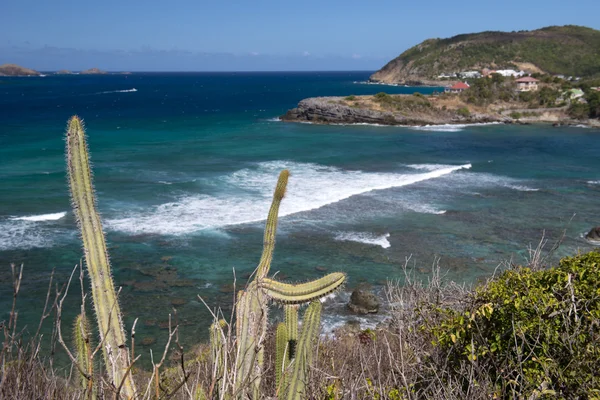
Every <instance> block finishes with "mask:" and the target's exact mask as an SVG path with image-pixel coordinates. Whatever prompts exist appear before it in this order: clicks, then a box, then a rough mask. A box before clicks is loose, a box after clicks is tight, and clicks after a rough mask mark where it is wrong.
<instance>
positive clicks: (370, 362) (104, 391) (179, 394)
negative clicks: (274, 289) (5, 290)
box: [0, 238, 560, 400]
mask: <svg viewBox="0 0 600 400" xmlns="http://www.w3.org/2000/svg"><path fill="white" fill-rule="evenodd" d="M558 243H560V240H559V241H558V242H557V243H556V244H554V245H553V246H552V248H551V249H550V252H544V246H546V245H547V241H546V240H545V239H544V238H542V240H541V241H540V243H539V244H538V245H537V246H533V247H530V257H529V267H531V268H532V269H541V268H544V266H545V265H546V262H547V260H548V257H549V254H551V253H552V251H554V250H555V249H556V248H557V247H558ZM505 267H508V268H510V267H511V265H510V263H507V264H506V265H505ZM413 271H414V269H413V268H411V264H410V259H407V261H406V263H405V265H404V276H405V278H404V281H403V283H402V284H400V283H399V282H389V283H388V286H387V289H386V295H387V301H388V302H389V305H390V309H391V311H390V318H389V319H388V321H387V322H386V323H385V324H383V325H382V326H379V327H378V328H377V329H374V330H369V329H367V330H360V329H352V328H350V327H346V328H343V329H341V330H339V331H338V332H337V333H336V334H335V336H334V337H328V338H325V337H323V338H321V340H320V343H319V345H318V346H317V348H316V349H315V351H316V354H317V356H316V357H315V358H314V360H315V362H314V364H313V365H312V366H311V369H310V372H309V379H308V382H307V393H306V398H308V399H332V400H333V399H392V400H399V399H422V398H435V399H467V398H468V399H490V398H522V397H523V395H524V394H523V393H520V392H519V391H518V390H517V391H515V390H514V389H513V391H512V392H510V393H509V392H504V391H500V392H499V391H498V387H499V386H498V381H497V378H496V381H494V380H493V379H492V378H491V376H492V375H493V374H491V373H490V371H489V370H487V368H488V367H486V366H485V365H484V364H478V363H476V362H471V361H467V360H466V359H465V360H456V359H451V358H449V356H448V352H444V351H442V350H441V349H440V348H439V346H436V345H434V344H433V342H434V337H433V336H432V334H431V333H430V332H431V330H430V329H428V327H432V326H437V325H439V324H440V323H441V321H442V318H443V313H440V312H439V310H440V309H453V310H457V311H463V310H466V309H469V307H470V306H471V305H472V304H471V303H472V301H473V296H472V293H473V290H472V288H470V287H467V286H465V285H458V284H456V283H454V282H446V281H445V280H444V278H443V276H442V273H441V269H440V267H439V264H438V263H437V262H436V263H434V264H433V266H432V270H431V274H430V277H429V280H428V281H426V282H423V281H420V280H417V279H415V275H414V273H413ZM491 279H493V277H491V278H490V281H491ZM21 280H22V269H17V268H14V267H13V281H14V305H13V311H12V312H11V314H10V319H9V321H5V322H3V323H2V325H1V328H2V331H3V333H4V341H3V344H2V354H1V359H0V398H2V399H85V398H91V397H89V395H90V393H89V392H86V390H85V389H82V388H80V387H79V386H78V382H79V380H80V377H79V370H78V369H77V368H76V367H75V366H73V365H72V366H71V368H68V369H60V368H57V367H55V365H54V362H53V356H54V353H55V351H54V350H55V349H56V347H57V344H58V343H59V342H60V341H61V340H62V338H61V337H60V333H59V329H58V326H59V325H60V323H61V321H60V304H61V302H60V300H61V299H62V298H64V296H65V295H66V293H67V289H68V285H63V286H62V287H60V289H59V288H58V286H57V287H55V288H54V289H53V282H52V278H51V280H50V284H49V290H48V296H47V300H46V306H45V308H44V313H43V317H42V321H41V322H40V326H41V325H42V323H44V322H45V321H46V320H51V318H50V317H52V316H53V317H54V321H53V324H54V327H55V329H54V334H53V335H52V336H51V337H48V338H43V337H42V336H41V335H40V334H39V329H38V333H36V334H35V335H33V336H32V337H31V338H30V339H28V340H25V339H24V337H23V335H22V333H21V332H19V331H18V329H17V325H18V324H17V322H18V314H17V313H16V312H15V310H16V302H17V298H18V293H19V288H20V282H21ZM490 281H488V282H490ZM485 285H486V284H484V286H485ZM82 296H83V297H84V298H85V294H82ZM219 317H222V315H220V314H219V313H218V312H215V318H219ZM171 321H172V327H171V329H170V330H169V338H170V340H169V344H168V345H167V347H166V348H165V349H164V353H163V354H160V355H156V354H154V355H152V357H153V366H154V367H153V369H152V370H151V371H143V370H140V369H134V373H135V377H136V381H137V383H138V388H139V392H140V393H139V398H140V399H158V398H161V399H162V398H165V399H166V398H173V399H202V398H206V399H225V398H231V397H228V396H231V395H234V392H233V382H234V381H235V377H234V375H233V374H234V373H235V372H234V371H235V368H233V366H234V365H235V363H236V356H237V354H236V351H235V349H236V346H235V340H236V338H235V334H234V329H232V327H233V324H232V321H230V323H229V324H228V325H227V327H226V328H225V329H224V332H223V334H224V341H225V343H226V349H227V351H226V352H225V365H226V368H225V373H224V375H223V376H219V375H218V371H217V367H216V366H215V365H213V364H212V362H211V356H210V347H209V346H208V345H207V344H200V345H198V346H197V347H196V348H195V349H193V350H191V351H190V350H188V351H186V349H184V348H183V347H182V346H181V345H180V344H179V338H178V329H177V315H176V314H174V315H173V316H172V317H171ZM132 336H133V335H132ZM42 340H47V341H49V342H50V346H49V348H50V349H51V352H50V354H49V355H43V354H42V352H41V351H40V349H41V347H42ZM132 347H133V348H135V337H134V336H133V337H132ZM274 348H275V346H274V337H273V332H271V333H270V336H269V337H268V338H267V339H266V352H265V373H264V376H263V379H262V387H261V391H262V396H263V398H265V399H275V398H276V397H274V396H275V394H276V388H275V382H274V373H273V368H274V358H275V354H274ZM136 355H137V354H136ZM506 373H507V374H518V373H519V371H507V372H506ZM507 376H508V375H507ZM103 377H104V374H103V373H102V372H101V371H100V372H99V373H97V374H95V376H94V379H95V382H94V385H95V387H96V395H97V398H100V399H109V398H111V399H112V398H115V397H116V392H118V390H116V389H117V388H115V387H114V386H112V385H111V384H110V383H109V382H107V381H106V380H105V379H103ZM533 398H536V397H533Z"/></svg>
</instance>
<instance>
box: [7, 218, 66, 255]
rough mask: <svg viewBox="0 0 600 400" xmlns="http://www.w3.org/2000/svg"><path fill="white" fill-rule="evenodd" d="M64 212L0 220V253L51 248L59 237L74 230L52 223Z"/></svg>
mask: <svg viewBox="0 0 600 400" xmlns="http://www.w3.org/2000/svg"><path fill="white" fill-rule="evenodd" d="M66 215H67V213H66V212H58V213H51V214H39V215H27V216H22V217H8V218H0V251H4V250H15V249H32V248H41V247H51V246H53V245H54V244H55V242H56V240H57V239H58V238H59V237H64V235H67V236H68V235H70V234H71V233H72V232H74V230H72V231H71V230H65V229H64V228H60V227H57V225H56V223H55V222H54V221H58V220H59V219H61V218H63V217H65V216H66Z"/></svg>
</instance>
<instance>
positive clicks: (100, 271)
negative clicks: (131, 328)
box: [66, 116, 136, 398]
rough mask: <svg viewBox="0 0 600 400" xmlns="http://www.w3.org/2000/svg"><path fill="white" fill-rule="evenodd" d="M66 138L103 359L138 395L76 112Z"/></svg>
mask: <svg viewBox="0 0 600 400" xmlns="http://www.w3.org/2000/svg"><path fill="white" fill-rule="evenodd" d="M66 141H67V149H66V151H67V166H68V171H69V185H70V189H71V199H72V204H73V210H74V212H75V215H76V217H77V221H78V224H79V228H80V230H81V237H82V239H83V248H84V254H85V263H86V265H87V269H88V275H89V277H90V281H91V284H92V297H93V302H94V308H95V311H96V320H97V322H98V330H99V332H100V341H101V342H102V343H103V346H102V350H103V353H104V362H105V364H106V369H107V371H108V373H109V376H110V378H111V380H112V383H113V385H114V386H115V387H119V386H121V385H122V389H121V391H122V393H123V394H124V395H125V396H126V397H127V398H135V397H136V387H135V383H134V381H133V379H132V377H131V374H129V373H128V372H129V367H130V359H129V351H128V349H127V346H126V345H125V343H126V340H125V332H124V330H123V324H122V322H121V309H120V307H119V303H118V301H117V295H116V293H115V288H114V284H113V281H112V276H111V271H110V263H109V261H108V252H107V250H106V242H105V239H104V232H103V230H102V222H101V221H100V216H99V215H98V211H97V210H96V197H95V195H94V189H93V185H92V172H91V169H90V161H89V155H88V150H87V145H86V139H85V131H84V128H83V123H82V121H81V120H80V119H79V117H77V116H74V117H72V118H71V119H70V120H69V123H68V126H67V138H66Z"/></svg>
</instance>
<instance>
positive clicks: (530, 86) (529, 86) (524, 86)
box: [515, 76, 539, 92]
mask: <svg viewBox="0 0 600 400" xmlns="http://www.w3.org/2000/svg"><path fill="white" fill-rule="evenodd" d="M515 82H516V83H517V91H518V92H535V91H536V90H538V82H539V81H538V80H537V79H535V78H532V77H530V76H524V77H523V78H519V79H517V80H516V81H515Z"/></svg>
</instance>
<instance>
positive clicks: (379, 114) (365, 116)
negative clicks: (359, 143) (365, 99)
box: [281, 97, 510, 126]
mask: <svg viewBox="0 0 600 400" xmlns="http://www.w3.org/2000/svg"><path fill="white" fill-rule="evenodd" d="M342 99H343V98H341V97H312V98H308V99H304V100H302V101H300V103H298V107H296V108H293V109H291V110H289V111H288V112H287V113H286V114H285V115H283V116H281V120H282V121H290V122H312V123H319V124H379V125H409V126H420V125H440V124H466V123H485V122H507V121H509V120H510V119H509V118H507V117H503V116H500V115H491V114H483V113H472V114H470V115H469V116H467V117H465V116H461V115H459V114H457V113H456V112H454V111H441V110H436V109H432V110H431V111H430V112H428V113H423V112H419V113H413V114H410V113H401V112H391V111H378V110H374V109H371V108H366V107H351V106H349V105H346V104H344V102H343V101H342Z"/></svg>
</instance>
